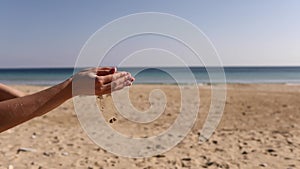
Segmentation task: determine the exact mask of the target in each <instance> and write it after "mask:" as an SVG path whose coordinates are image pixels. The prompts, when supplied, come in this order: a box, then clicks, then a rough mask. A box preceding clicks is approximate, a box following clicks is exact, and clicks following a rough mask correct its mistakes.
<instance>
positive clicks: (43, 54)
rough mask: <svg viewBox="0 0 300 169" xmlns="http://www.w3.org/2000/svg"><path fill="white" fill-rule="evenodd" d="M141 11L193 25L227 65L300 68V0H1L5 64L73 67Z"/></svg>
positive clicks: (0, 59) (0, 61)
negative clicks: (102, 34)
mask: <svg viewBox="0 0 300 169" xmlns="http://www.w3.org/2000/svg"><path fill="white" fill-rule="evenodd" d="M137 12H164V13H170V14H173V15H177V16H180V17H183V18H185V19H187V20H189V21H190V22H192V23H194V24H195V25H197V26H198V27H199V28H200V29H201V30H202V31H203V32H204V33H205V34H206V35H207V36H208V37H209V38H210V40H211V41H212V42H213V44H214V45H215V47H216V49H217V51H218V52H219V54H220V57H221V59H222V62H223V63H224V65H225V66H231V65H295V66H300V1H299V0H286V1H282V0H264V1H261V0H251V1H250V0H248V1H240V0H228V1H221V0H220V1H207V0H205V1H199V0H195V1H174V0H170V1H167V0H163V1H162V0H157V1H155V0H151V1H141V0H136V1H129V0H128V1H112V0H111V1H83V0H82V1H79V0H74V1H73V0H68V1H63V0H43V1H41V0H35V1H33V0H26V1H21V0H19V1H16V0H1V1H0V68H4V67H71V66H73V65H74V63H75V61H76V58H77V56H78V54H79V51H80V49H81V48H82V46H83V45H84V43H85V42H86V40H87V39H88V38H89V37H90V36H91V35H92V34H93V33H94V32H95V31H96V30H98V29H99V28H100V27H102V26H103V25H104V24H106V23H108V22H110V21H112V20H114V19H116V18H118V17H121V16H124V15H128V14H132V13H137ZM111 62H113V61H111ZM112 64H113V63H112ZM137 64H138V63H137Z"/></svg>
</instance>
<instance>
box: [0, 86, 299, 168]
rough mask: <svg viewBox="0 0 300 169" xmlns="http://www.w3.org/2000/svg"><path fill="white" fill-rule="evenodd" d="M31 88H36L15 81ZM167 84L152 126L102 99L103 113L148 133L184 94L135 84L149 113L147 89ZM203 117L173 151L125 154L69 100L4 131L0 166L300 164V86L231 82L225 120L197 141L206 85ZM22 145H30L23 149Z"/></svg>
mask: <svg viewBox="0 0 300 169" xmlns="http://www.w3.org/2000/svg"><path fill="white" fill-rule="evenodd" d="M15 87H16V88H18V89H20V90H22V91H24V92H27V93H33V92H36V91H39V90H41V89H43V88H44V87H38V86H15ZM156 88H160V89H162V90H163V91H164V92H165V94H166V96H167V99H168V103H167V107H166V110H165V112H164V113H163V114H162V116H161V117H160V118H159V119H157V120H156V121H155V122H153V123H150V124H136V123H132V122H128V121H127V120H126V119H124V118H122V117H121V116H120V115H118V114H117V113H116V112H115V109H114V108H113V107H110V106H109V105H111V104H110V101H109V99H107V100H105V105H106V107H105V109H104V117H105V118H106V120H107V121H108V122H109V121H110V120H111V119H112V118H115V119H114V120H112V121H111V122H112V123H110V124H111V126H112V127H113V128H115V129H116V130H118V131H119V132H121V133H123V134H125V135H128V136H134V137H149V136H151V135H155V134H158V133H160V132H163V131H164V130H165V129H166V128H168V127H170V125H171V124H172V123H173V122H174V120H175V119H176V117H177V115H178V112H179V110H180V109H179V108H180V93H179V91H178V88H177V87H176V86H171V85H135V86H133V87H132V88H131V89H130V97H131V101H132V103H133V105H134V106H135V107H136V108H137V109H139V110H147V109H148V108H149V106H150V104H149V102H148V96H149V91H151V90H152V89H156ZM200 95H201V106H200V112H199V116H198V119H197V121H196V124H195V126H194V128H193V129H192V131H191V132H190V133H189V135H188V136H187V137H186V138H185V139H184V140H183V141H182V142H181V143H180V144H178V145H177V146H176V147H175V148H173V149H172V150H170V151H168V152H166V153H164V154H161V155H158V156H155V157H151V158H138V159H135V158H134V159H132V158H125V157H118V156H116V155H113V154H111V153H109V152H107V151H105V150H104V149H101V148H99V147H98V146H97V145H95V144H94V143H93V142H92V141H91V140H90V139H89V138H88V136H87V135H86V134H85V133H84V131H83V129H82V128H81V127H80V124H79V122H78V120H77V117H76V114H75V112H74V108H73V103H72V101H71V100H70V101H68V102H66V103H64V104H63V105H62V106H60V107H59V108H57V109H55V110H53V111H52V112H50V113H48V114H47V115H45V116H42V117H38V118H36V119H34V120H31V121H29V122H27V123H24V124H22V125H20V126H18V127H16V128H13V129H10V130H8V131H6V132H3V133H1V134H0V140H1V141H0V146H1V149H0V168H9V166H10V167H11V168H12V167H13V168H17V169H19V168H21V169H23V168H40V169H41V168H46V169H48V168H51V169H52V168H55V169H56V168H63V169H65V168H86V169H88V168H90V169H91V168H93V169H99V168H105V169H106V168H117V169H119V168H120V169H122V168H124V169H136V168H143V169H152V168H155V169H156V168H159V169H164V168H192V169H198V168H242V169H248V168H250V169H252V168H272V169H274V168H275V169H277V168H278V169H287V168H295V169H296V168H300V124H299V122H300V104H299V103H300V86H297V85H294V86H289V85H274V84H273V85H268V84H264V85H253V84H249V85H238V84H232V85H228V91H227V101H226V108H225V111H224V116H223V118H222V121H221V123H220V125H219V127H218V129H217V130H216V132H215V134H214V135H213V136H212V137H211V138H210V140H209V141H208V142H206V143H204V144H202V145H199V144H198V134H199V129H201V126H202V125H203V122H204V120H205V117H206V115H207V111H208V108H209V106H210V87H209V86H201V87H200ZM20 148H29V149H28V150H27V149H25V150H22V149H20Z"/></svg>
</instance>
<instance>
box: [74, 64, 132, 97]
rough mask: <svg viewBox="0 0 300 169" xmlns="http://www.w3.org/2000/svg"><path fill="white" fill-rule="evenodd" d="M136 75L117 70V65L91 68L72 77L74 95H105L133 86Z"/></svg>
mask: <svg viewBox="0 0 300 169" xmlns="http://www.w3.org/2000/svg"><path fill="white" fill-rule="evenodd" d="M134 80H135V79H134V77H132V76H131V74H130V73H128V72H117V69H116V68H115V67H100V68H90V69H86V70H83V71H80V72H78V73H77V74H75V75H74V76H73V77H72V90H73V96H78V95H98V96H101V95H104V94H109V93H111V92H113V91H116V90H121V89H123V88H124V87H126V86H131V85H132V82H133V81H134Z"/></svg>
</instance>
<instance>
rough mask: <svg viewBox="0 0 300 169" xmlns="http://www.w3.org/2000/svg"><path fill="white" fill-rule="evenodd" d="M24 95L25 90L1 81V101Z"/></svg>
mask: <svg viewBox="0 0 300 169" xmlns="http://www.w3.org/2000/svg"><path fill="white" fill-rule="evenodd" d="M24 95H25V94H24V93H23V92H21V91H19V90H16V89H14V88H11V87H9V86H6V85H4V84H1V83H0V102H1V101H4V100H9V99H14V98H17V97H22V96H24Z"/></svg>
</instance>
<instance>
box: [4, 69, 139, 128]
mask: <svg viewBox="0 0 300 169" xmlns="http://www.w3.org/2000/svg"><path fill="white" fill-rule="evenodd" d="M74 78H76V79H77V80H79V81H82V82H85V81H87V80H93V81H94V82H95V90H93V93H89V92H90V91H91V90H90V89H85V88H84V86H82V89H80V90H78V91H76V92H75V93H76V94H75V96H77V95H93V94H94V95H103V94H107V93H111V92H112V91H114V90H120V89H122V88H124V87H125V86H130V85H131V83H132V81H133V80H134V78H133V77H131V75H130V74H129V73H126V72H117V73H115V72H112V70H111V69H107V68H102V69H99V68H98V69H90V70H86V71H83V72H80V73H78V74H77V75H75V76H74V77H72V78H69V79H68V80H66V81H64V82H62V83H60V84H58V85H56V86H53V87H50V88H48V89H46V90H43V91H40V92H38V93H35V94H32V95H27V96H24V97H19V98H14V99H10V100H6V101H2V102H0V132H3V131H5V130H7V129H9V128H12V127H14V126H17V125H18V124H21V123H23V122H25V121H28V120H30V119H32V118H34V117H37V116H41V115H43V114H45V113H47V112H49V111H51V110H52V109H54V108H56V107H57V106H59V105H61V104H62V103H64V102H65V101H66V100H68V99H70V98H72V97H73V95H74V90H73V93H72V83H73V81H74Z"/></svg>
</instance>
